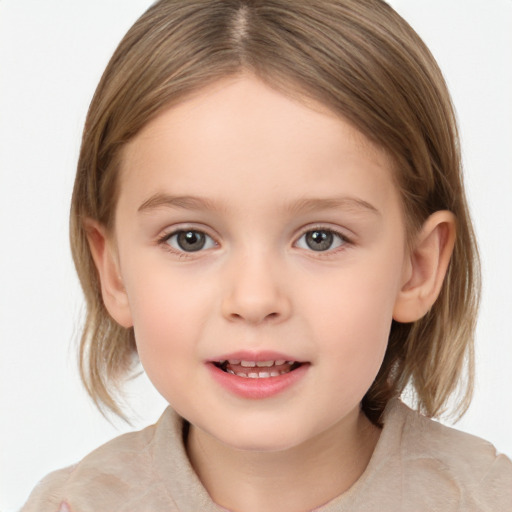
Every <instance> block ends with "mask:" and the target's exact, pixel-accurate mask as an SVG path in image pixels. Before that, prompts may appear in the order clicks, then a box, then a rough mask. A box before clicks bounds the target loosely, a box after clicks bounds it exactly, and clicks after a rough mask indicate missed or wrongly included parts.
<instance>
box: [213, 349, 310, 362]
mask: <svg viewBox="0 0 512 512" xmlns="http://www.w3.org/2000/svg"><path fill="white" fill-rule="evenodd" d="M230 360H231V361H233V360H239V361H254V362H259V361H296V362H302V361H300V360H299V359H297V358H296V357H294V356H291V355H290V354H284V353H282V352H274V351H273V350H263V351H248V350H240V351H238V352H230V353H229V354H223V355H221V356H219V357H215V358H212V359H210V360H209V361H208V362H211V363H219V362H222V361H230Z"/></svg>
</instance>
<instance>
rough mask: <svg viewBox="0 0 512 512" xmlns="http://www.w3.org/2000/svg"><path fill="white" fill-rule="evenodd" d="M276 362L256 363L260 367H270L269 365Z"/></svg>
mask: <svg viewBox="0 0 512 512" xmlns="http://www.w3.org/2000/svg"><path fill="white" fill-rule="evenodd" d="M273 364H274V361H258V362H257V363H256V366H259V367H260V368H262V367H267V368H268V367H269V366H272V365H273Z"/></svg>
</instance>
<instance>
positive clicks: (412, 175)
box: [70, 0, 479, 424]
mask: <svg viewBox="0 0 512 512" xmlns="http://www.w3.org/2000/svg"><path fill="white" fill-rule="evenodd" d="M241 72H250V73H252V74H254V75H255V76H257V77H258V78H259V79H261V80H262V81H264V82H265V83H266V84H267V85H269V86H271V87H273V88H275V89H277V90H279V91H280V92H282V93H284V94H288V95H293V96H295V97H297V98H299V99H300V98H301V97H302V98H308V99H313V100H315V101H318V102H320V103H322V104H323V105H325V106H326V107H328V108H329V109H330V110H331V111H332V112H334V113H336V114H338V115H339V116H341V117H342V118H343V119H345V120H348V121H349V122H350V123H351V124H352V125H353V126H354V127H356V128H357V129H358V130H359V131H360V132H362V133H363V134H364V135H365V136H366V137H368V138H369V139H370V140H371V141H373V142H374V143H375V144H376V145H377V146H378V147H380V148H382V149H383V150H385V151H386V152H387V153H388V154H389V155H390V157H391V158H392V160H393V162H394V172H395V175H394V179H395V182H396V185H397V187H398V190H399V192H400V196H401V201H402V208H403V212H404V217H405V219H406V230H407V237H408V240H409V241H410V240H413V239H414V235H415V233H417V232H418V230H419V228H420V227H421V226H422V224H423V222H424V221H425V220H426V219H427V217H428V216H429V215H431V214H432V213H433V212H435V211H438V210H450V211H451V212H453V214H454V215H455V217H456V229H457V237H456V242H455V248H454V251H453V255H452V259H451V262H450V265H449V267H448V271H447V275H446V278H445V281H444V284H443V287H442V290H441V292H440V295H439V297H438V299H437V301H436V302H435V304H434V305H433V307H432V308H431V309H430V311H429V312H428V313H427V314H426V315H425V316H424V317H423V318H421V319H420V320H418V321H417V322H414V323H408V324H402V323H398V322H395V321H394V322H393V323H392V326H391V331H390V336H389V342H388V347H387V351H386V354H385V357H384V361H383V364H382V367H381V368H380V371H379V373H378V375H377V377H376V379H375V381H374V382H373V384H372V385H371V387H370V389H369V390H368V392H367V393H366V395H365V397H364V399H363V403H362V407H363V409H364V411H365V413H366V414H367V416H368V417H369V418H370V419H371V420H372V421H373V422H374V423H376V424H378V423H379V420H380V417H381V414H382V411H383V410H384V408H385V406H386V404H387V402H388V401H389V400H390V399H391V398H392V397H394V396H397V395H400V394H401V393H402V392H403V391H404V389H405V388H406V387H408V389H410V390H412V391H413V393H414V397H415V402H416V404H417V407H418V409H419V410H421V411H422V412H423V413H424V414H426V415H428V416H439V415H440V414H442V413H444V412H446V411H450V412H452V413H454V414H457V415H462V414H463V413H464V411H465V410H466V409H467V407H468V405H469V402H470V400H471V394H472V386H473V335H474V328H475V319H476V312H477V307H478V297H479V263H478V254H477V248H476V243H475V238H474V233H473V228H472V224H471V220H470V217H469V213H468V207H467V202H466V198H465V193H464V185H463V176H462V169H461V156H460V149H459V139H458V134H457V125H456V118H455V114H454V110H453V106H452V103H451V99H450V95H449V93H448V90H447V87H446V84H445V81H444V79H443V76H442V74H441V71H440V70H439V67H438V65H437V63H436V61H435V59H434V57H433V56H432V55H431V53H430V51H429V50H428V49H427V47H426V46H425V44H424V43H423V42H422V40H421V39H420V37H419V36H418V35H417V34H416V33H415V32H414V30H413V29H412V28H411V27H410V26H409V25H408V23H407V22H406V21H405V20H403V19H402V18H401V17H400V16H399V15H398V14H397V13H396V12H395V11H394V10H393V9H392V8H391V7H390V6H389V5H387V4H386V3H385V2H384V1H382V0H160V1H158V2H156V3H155V4H153V5H152V6H151V7H150V8H149V9H148V10H147V11H146V12H145V13H144V14H143V15H142V16H141V17H140V18H139V20H138V21H137V22H136V23H135V24H134V25H133V26H132V27H131V29H130V30H129V31H128V33H127V34H126V35H125V37H124V38H123V40H122V41H121V43H120V44H119V46H118V48H117V49H116V51H115V53H114V55H113V56H112V58H111V60H110V62H109V63H108V65H107V68H106V70H105V72H104V74H103V76H102V78H101V80H100V83H99V85H98V87H97V89H96V92H95V94H94V97H93V99H92V102H91V104H90V107H89V111H88V115H87V119H86V122H85V128H84V132H83V138H82V145H81V150H80V156H79V160H78V168H77V174H76V180H75V185H74V190H73V198H72V205H71V222H70V235H71V248H72V253H73V258H74V261H75V265H76V269H77V271H78V276H79V279H80V282H81V285H82V288H83V291H84V295H85V300H86V308H87V309H86V317H85V322H84V328H83V332H82V336H81V342H80V350H79V355H80V360H79V365H80V373H81V378H82V381H83V383H84V385H85V388H86V390H87V392H88V393H89V395H90V396H91V397H92V399H93V400H94V402H95V403H96V405H97V406H98V407H99V408H100V410H102V411H106V410H109V409H110V410H111V411H113V412H115V413H116V414H119V415H121V416H122V415H123V412H122V409H121V407H120V403H119V400H118V398H119V390H120V389H121V384H122V382H123V380H124V379H125V378H126V377H128V376H129V375H131V374H132V372H133V371H134V370H135V368H136V365H137V349H136V343H135V338H134V332H133V328H129V329H127V328H123V327H121V326H119V325H118V324H117V323H116V322H115V321H114V320H113V319H112V318H111V317H110V316H109V314H108V312H107V310H106V308H105V306H104V303H103V300H102V295H101V287H100V282H99V277H98V274H97V272H96V268H95V266H94V262H93V259H92V256H91V252H90V249H89V245H88V241H87V231H86V224H87V223H86V222H84V221H86V220H87V219H94V220H96V221H98V222H99V223H101V224H102V225H103V226H104V228H105V229H106V230H107V232H108V231H109V230H112V229H113V226H114V222H113V220H114V216H115V209H116V202H117V197H118V193H119V172H120V161H121V154H122V152H123V147H124V146H125V145H126V143H127V142H129V141H130V140H131V139H132V138H133V137H134V136H135V135H137V133H138V132H139V131H140V130H141V129H142V128H143V127H144V126H145V125H146V124H147V123H148V122H149V121H151V120H152V119H153V118H155V116H157V115H158V114H159V113H161V112H162V111H163V110H164V109H167V108H169V107H171V106H172V105H174V104H177V103H178V102H180V101H182V100H183V99H184V98H185V97H187V96H190V95H192V94H194V93H196V92H198V91H200V90H201V89H202V88H204V87H205V86H207V85H209V84H212V83H213V82H215V81H217V80H219V79H221V78H225V77H228V76H234V75H236V74H238V73H241ZM452 396H454V397H455V399H453V400H449V399H450V397H452ZM448 404H450V406H448Z"/></svg>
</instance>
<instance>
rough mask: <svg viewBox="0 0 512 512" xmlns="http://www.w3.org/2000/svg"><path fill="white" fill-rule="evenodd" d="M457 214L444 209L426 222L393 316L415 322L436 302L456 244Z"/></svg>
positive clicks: (411, 256) (412, 252)
mask: <svg viewBox="0 0 512 512" xmlns="http://www.w3.org/2000/svg"><path fill="white" fill-rule="evenodd" d="M455 225H456V222H455V216H454V215H453V213H452V212H449V211H446V210H442V211H438V212H435V213H433V214H432V215H431V216H430V217H429V218H428V219H427V220H426V221H425V223H424V224H423V227H422V228H421V230H420V232H419V233H418V236H417V237H416V240H415V244H414V246H413V248H412V250H411V252H410V254H409V256H408V261H407V266H406V267H405V268H406V272H405V275H404V282H403V284H402V287H401V289H400V292H399V294H398V297H397V300H396V302H395V308H394V310H393V319H394V320H396V321H397V322H403V323H408V322H415V321H416V320H419V319H420V318H422V317H423V316H424V315H425V314H426V313H427V312H428V311H429V309H430V308H431V307H432V306H433V304H434V302H435V301H436V299H437V297H438V295H439V293H440V291H441V287H442V285H443V281H444V277H445V275H446V270H447V269H448V264H449V263H450V258H451V255H452V252H453V246H454V244H455V231H456V229H455Z"/></svg>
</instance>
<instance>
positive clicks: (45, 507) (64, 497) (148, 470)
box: [21, 410, 174, 512]
mask: <svg viewBox="0 0 512 512" xmlns="http://www.w3.org/2000/svg"><path fill="white" fill-rule="evenodd" d="M173 415H174V413H173V412H172V411H170V410H169V411H166V412H165V413H164V415H163V416H162V418H160V420H159V422H158V423H157V424H156V425H152V426H150V427H147V428H145V429H143V430H140V431H138V432H131V433H128V434H123V435H121V436H119V437H116V438H115V439H112V440H111V441H109V442H107V443H106V444H104V445H102V446H100V447H99V448H97V449H96V450H94V451H93V452H91V453H90V454H89V455H87V456H86V457H84V458H83V459H82V460H81V461H80V462H79V463H78V464H76V465H74V466H71V467H68V468H65V469H61V470H58V471H55V472H53V473H50V474H49V475H47V476H46V477H45V478H43V480H41V482H40V483H39V484H38V485H37V486H36V487H35V488H34V490H33V491H32V493H31V495H30V497H29V499H28V501H27V503H26V504H25V506H24V507H23V508H22V510H21V512H33V511H34V512H35V511H37V512H58V511H59V508H60V505H61V503H63V502H65V503H68V504H70V509H71V510H72V511H73V512H74V510H75V509H76V510H80V512H86V511H89V510H91V511H93V510H95V511H97V510H118V509H119V503H120V501H121V502H125V503H126V504H128V506H131V507H133V510H139V508H137V507H138V504H136V503H135V502H134V501H131V500H132V498H133V499H135V497H140V496H144V495H146V493H147V491H148V489H149V488H154V487H155V485H156V486H157V485H158V482H155V477H154V467H153V458H154V451H155V449H158V448H157V447H155V437H156V436H157V432H158V430H161V429H162V428H164V427H165V424H166V423H169V422H171V423H172V421H173V419H174V418H172V416H173ZM169 416H171V418H169ZM162 423H163V424H164V425H163V426H162ZM145 505H148V503H146V504H145ZM123 510H124V509H123Z"/></svg>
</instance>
